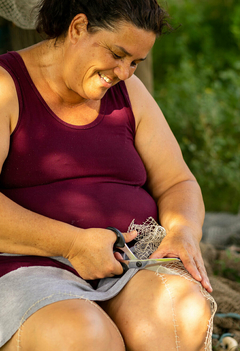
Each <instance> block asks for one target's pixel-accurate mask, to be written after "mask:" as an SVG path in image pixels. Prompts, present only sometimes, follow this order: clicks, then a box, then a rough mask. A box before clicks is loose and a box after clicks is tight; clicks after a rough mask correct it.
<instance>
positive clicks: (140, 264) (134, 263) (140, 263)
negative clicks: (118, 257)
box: [126, 257, 180, 269]
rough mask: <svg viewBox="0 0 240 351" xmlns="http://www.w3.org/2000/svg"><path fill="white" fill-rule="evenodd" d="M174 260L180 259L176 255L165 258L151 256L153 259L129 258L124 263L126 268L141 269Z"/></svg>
mask: <svg viewBox="0 0 240 351" xmlns="http://www.w3.org/2000/svg"><path fill="white" fill-rule="evenodd" d="M174 261H178V262H179V261H180V259H179V258H176V257H173V258H171V257H166V258H153V259H146V260H138V259H137V260H136V259H135V260H129V261H126V264H127V265H128V268H140V269H143V268H145V267H147V266H152V265H156V264H163V263H167V262H174Z"/></svg>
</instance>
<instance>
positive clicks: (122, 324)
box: [101, 271, 211, 351]
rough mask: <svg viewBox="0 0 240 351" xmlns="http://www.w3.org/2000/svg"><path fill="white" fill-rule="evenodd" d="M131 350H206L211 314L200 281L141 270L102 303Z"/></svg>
mask: <svg viewBox="0 0 240 351" xmlns="http://www.w3.org/2000/svg"><path fill="white" fill-rule="evenodd" d="M101 306H102V307H103V308H104V309H105V310H106V312H107V313H108V314H109V316H110V317H111V318H112V319H113V321H114V322H115V323H116V325H117V326H118V328H119V330H120V331H121V333H122V335H123V337H124V340H125V344H126V346H127V350H128V351H169V350H177V351H178V350H184V351H202V350H204V349H205V345H204V343H205V340H206V336H207V330H208V323H209V319H210V317H211V311H210V304H209V301H207V300H206V298H205V297H203V295H202V293H201V291H200V288H199V286H198V285H197V284H195V283H193V282H191V281H188V280H186V279H184V278H183V277H180V276H175V275H166V274H163V275H162V276H161V277H159V276H157V275H156V274H155V273H154V272H150V271H140V272H139V273H137V274H136V275H135V276H134V277H133V279H132V280H131V281H130V282H129V283H128V284H127V285H126V287H125V288H124V289H123V290H122V292H121V293H120V294H119V295H118V296H117V297H115V298H114V299H112V300H110V301H108V302H104V303H101Z"/></svg>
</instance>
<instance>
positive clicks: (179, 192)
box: [157, 180, 205, 241]
mask: <svg viewBox="0 0 240 351" xmlns="http://www.w3.org/2000/svg"><path fill="white" fill-rule="evenodd" d="M157 205H158V210H159V221H160V223H161V225H162V226H163V227H164V228H165V229H166V231H167V232H171V233H174V232H175V231H176V232H179V231H182V229H183V230H184V228H185V230H186V231H188V230H187V229H189V230H190V231H191V232H192V234H193V235H194V236H195V237H196V239H197V240H198V241H200V240H201V235H202V225H203V220H204V215H205V210H204V203H203V199H202V194H201V190H200V187H199V185H198V183H197V182H196V181H194V180H187V181H184V182H180V183H178V184H175V185H174V186H173V187H171V188H170V189H168V190H167V191H166V192H165V193H164V194H163V195H162V196H161V197H160V198H159V199H158V201H157Z"/></svg>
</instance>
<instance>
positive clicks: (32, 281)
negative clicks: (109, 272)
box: [0, 266, 138, 347]
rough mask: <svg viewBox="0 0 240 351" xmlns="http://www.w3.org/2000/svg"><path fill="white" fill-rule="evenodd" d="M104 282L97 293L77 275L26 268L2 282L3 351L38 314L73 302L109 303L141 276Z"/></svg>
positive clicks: (131, 273) (0, 325)
mask: <svg viewBox="0 0 240 351" xmlns="http://www.w3.org/2000/svg"><path fill="white" fill-rule="evenodd" d="M137 271H138V270H137V269H130V270H129V271H127V272H126V273H125V274H124V275H123V276H122V277H120V278H119V277H117V278H115V277H113V278H104V279H101V280H100V282H99V284H98V286H97V289H96V290H95V289H93V287H92V286H91V285H90V284H89V283H88V282H86V281H85V280H83V279H81V278H80V277H78V276H76V275H75V274H73V273H71V272H69V271H67V270H64V269H61V268H55V267H42V266H41V267H39V266H38V267H36V266H33V267H22V268H19V269H17V270H15V271H12V272H10V273H7V274H5V275H4V276H3V277H1V278H0V347H2V346H3V345H4V344H5V343H6V342H7V341H8V340H9V339H10V338H11V337H12V336H13V335H14V334H15V333H16V332H17V330H18V329H19V328H20V327H21V325H22V324H23V323H24V322H25V321H26V319H27V318H29V317H30V316H31V315H32V314H33V313H34V312H36V311H38V310H39V309H40V308H42V307H44V306H47V305H49V304H51V303H54V302H57V301H62V300H69V299H87V300H91V301H104V300H109V299H111V298H113V297H114V296H116V295H117V294H118V293H119V292H120V291H121V290H122V289H123V287H124V286H125V285H126V284H127V282H128V281H129V280H130V279H131V278H132V277H133V276H134V275H135V273H137Z"/></svg>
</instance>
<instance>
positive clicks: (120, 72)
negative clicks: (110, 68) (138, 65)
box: [114, 62, 135, 80]
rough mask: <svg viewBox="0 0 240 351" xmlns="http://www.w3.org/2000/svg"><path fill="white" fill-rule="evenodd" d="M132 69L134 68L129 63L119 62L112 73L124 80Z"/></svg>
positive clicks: (130, 73)
mask: <svg viewBox="0 0 240 351" xmlns="http://www.w3.org/2000/svg"><path fill="white" fill-rule="evenodd" d="M134 70H135V69H134V68H132V67H131V66H130V65H129V64H127V63H123V62H121V63H119V64H118V65H117V67H115V69H114V73H115V74H116V75H117V77H118V79H120V80H125V79H128V78H130V77H131V75H132V74H133V73H134Z"/></svg>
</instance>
